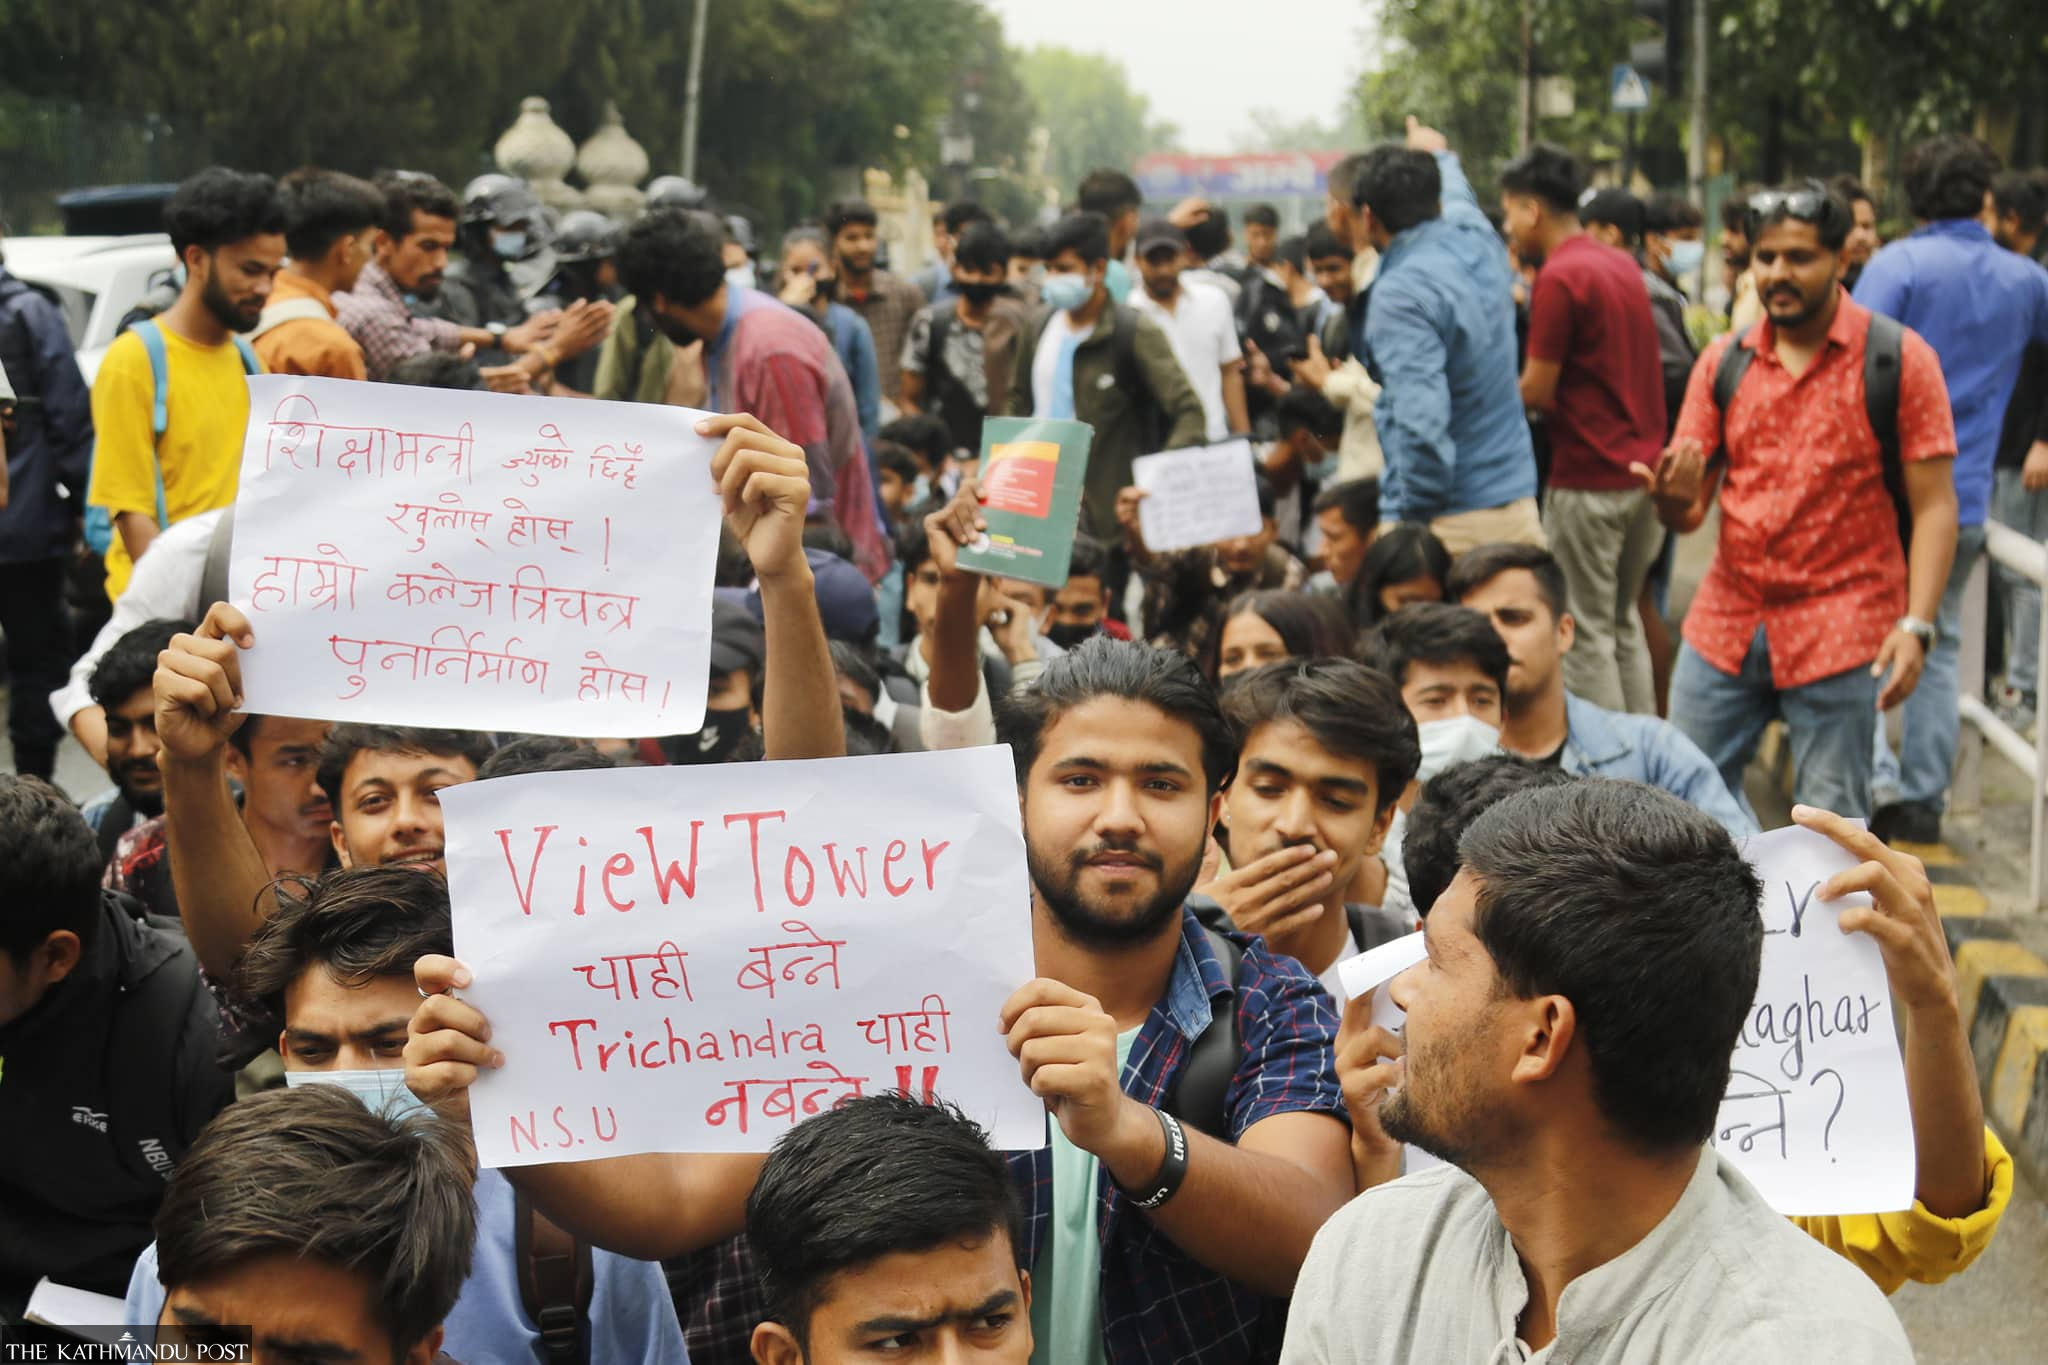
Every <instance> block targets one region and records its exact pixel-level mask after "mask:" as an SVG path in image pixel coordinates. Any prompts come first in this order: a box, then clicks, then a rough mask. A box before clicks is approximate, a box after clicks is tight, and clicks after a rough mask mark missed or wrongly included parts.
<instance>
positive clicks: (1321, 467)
mask: <svg viewBox="0 0 2048 1365" xmlns="http://www.w3.org/2000/svg"><path fill="white" fill-rule="evenodd" d="M1308 476H1309V477H1310V478H1311V479H1314V480H1315V481H1316V482H1317V483H1328V482H1329V481H1330V480H1331V479H1333V478H1335V477H1336V476H1337V452H1335V451H1332V452H1331V453H1330V454H1328V455H1325V456H1323V458H1322V459H1320V460H1317V461H1316V462H1315V463H1314V464H1312V465H1310V466H1309V467H1308Z"/></svg>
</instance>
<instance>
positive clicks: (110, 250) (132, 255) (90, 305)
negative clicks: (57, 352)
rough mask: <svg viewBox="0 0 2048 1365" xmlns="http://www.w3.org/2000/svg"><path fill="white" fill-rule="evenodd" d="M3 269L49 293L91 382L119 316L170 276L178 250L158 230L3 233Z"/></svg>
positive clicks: (117, 328)
mask: <svg viewBox="0 0 2048 1365" xmlns="http://www.w3.org/2000/svg"><path fill="white" fill-rule="evenodd" d="M5 260H6V265H7V269H8V272H9V273H10V274H12V275H14V276H15V277H16V278H17V279H20V280H23V281H25V282H27V283H29V284H33V285H37V286H40V287H41V288H43V289H45V290H47V291H49V292H50V294H52V295H53V296H54V297H55V298H56V300H57V305H58V307H59V308H60V309H61V310H62V311H63V314H64V325H65V327H66V328H67V329H69V331H70V333H71V344H72V347H73V348H74V349H75V350H76V351H77V353H78V368H79V370H80V371H81V372H82V373H83V374H84V375H85V382H86V383H87V384H91V383H92V381H93V376H95V375H96V374H98V373H99V368H100V359H101V357H103V356H105V355H106V353H107V347H109V346H111V345H113V343H114V338H115V337H117V336H119V335H120V334H121V322H122V319H124V318H125V317H127V315H128V312H129V310H130V309H132V308H134V307H135V305H136V304H137V303H139V302H140V301H141V300H142V297H143V295H145V294H147V293H148V292H149V291H150V289H151V288H152V287H153V286H154V285H156V284H157V283H159V282H160V281H164V280H169V279H171V278H172V276H173V274H174V272H175V271H176V269H177V265H178V254H177V253H176V252H175V251H173V250H171V239H170V238H169V237H168V236H167V235H165V234H164V233H161V232H146V233H136V234H133V235H130V236H122V237H9V238H8V239H7V240H6V243H5Z"/></svg>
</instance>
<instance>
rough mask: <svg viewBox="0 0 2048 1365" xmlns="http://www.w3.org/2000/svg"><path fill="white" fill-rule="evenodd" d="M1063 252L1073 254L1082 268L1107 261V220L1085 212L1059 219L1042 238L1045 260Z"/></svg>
mask: <svg viewBox="0 0 2048 1365" xmlns="http://www.w3.org/2000/svg"><path fill="white" fill-rule="evenodd" d="M1062 251H1072V252H1073V253H1074V254H1075V255H1077V256H1079V257H1080V258H1081V263H1082V264H1083V265H1094V264H1095V263H1096V262H1097V261H1103V260H1107V259H1109V220H1108V219H1107V218H1104V217H1103V216H1102V215H1101V214H1099V213H1093V212H1089V211H1087V210H1083V211H1082V212H1080V213H1070V214H1068V215H1067V216H1066V217H1064V218H1062V219H1060V220H1059V221H1058V222H1057V223H1054V224H1053V225H1052V227H1051V229H1050V230H1048V231H1047V232H1046V234H1045V259H1046V260H1048V261H1050V260H1051V259H1052V258H1053V257H1055V256H1057V255H1059V254H1060V253H1061V252H1062Z"/></svg>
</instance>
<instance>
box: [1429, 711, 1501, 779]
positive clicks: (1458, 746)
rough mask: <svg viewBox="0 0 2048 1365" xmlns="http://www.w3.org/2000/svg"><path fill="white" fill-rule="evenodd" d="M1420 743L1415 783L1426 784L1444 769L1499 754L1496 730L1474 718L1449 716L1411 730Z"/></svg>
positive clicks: (1498, 733)
mask: <svg viewBox="0 0 2048 1365" xmlns="http://www.w3.org/2000/svg"><path fill="white" fill-rule="evenodd" d="M1415 729H1416V732H1417V734H1418V736H1419V737H1420V739H1421V740H1422V766H1421V768H1419V769H1417V770H1416V773H1415V780H1416V781H1418V782H1427V781H1429V779H1430V778H1432V777H1435V776H1436V775H1437V774H1438V773H1440V772H1442V771H1443V770H1444V769H1446V768H1449V767H1452V766H1453V765H1455V764H1459V763H1469V762H1470V761H1471V760H1473V759H1475V758H1485V757H1486V756H1487V755H1488V754H1492V753H1498V752H1500V731H1498V730H1496V729H1494V728H1493V727H1492V726H1491V725H1488V724H1487V723H1486V722H1485V721H1483V720H1481V719H1479V717H1477V716H1450V717H1447V718H1445V719H1443V720H1431V721H1424V722H1423V723H1422V724H1421V725H1418V726H1416V727H1415Z"/></svg>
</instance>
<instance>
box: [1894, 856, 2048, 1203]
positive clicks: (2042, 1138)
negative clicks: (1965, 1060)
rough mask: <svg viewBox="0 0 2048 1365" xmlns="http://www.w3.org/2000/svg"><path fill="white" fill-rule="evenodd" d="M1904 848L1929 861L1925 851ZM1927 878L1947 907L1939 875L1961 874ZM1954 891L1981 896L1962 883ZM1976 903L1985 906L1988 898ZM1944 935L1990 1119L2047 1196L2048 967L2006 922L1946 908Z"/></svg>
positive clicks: (1939, 868) (1944, 869)
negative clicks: (2015, 936) (1953, 963)
mask: <svg viewBox="0 0 2048 1365" xmlns="http://www.w3.org/2000/svg"><path fill="white" fill-rule="evenodd" d="M1901 848H1902V850H1903V851H1908V852H1912V853H1915V854H1919V855H1921V856H1923V857H1924V856H1925V854H1924V853H1923V852H1922V847H1921V846H1916V845H1901ZM1936 851H1937V850H1936V849H1935V848H1929V849H1927V852H1936ZM1939 851H1941V852H1946V850H1945V849H1941V850H1939ZM1950 857H1951V858H1953V854H1951V855H1950ZM1927 870H1928V874H1929V876H1930V877H1932V878H1934V879H1935V880H1936V881H1937V883H1938V884H1937V886H1936V888H1935V889H1936V904H1937V906H1940V902H1941V899H1942V898H1941V896H1940V891H1941V889H1942V888H1941V885H1939V883H1940V882H1941V881H1942V880H1943V878H1942V877H1940V876H1939V875H1937V874H1943V873H1946V874H1950V875H1951V876H1956V874H1959V873H1960V869H1959V868H1957V867H1955V865H1954V864H1953V863H1950V864H1948V865H1946V866H1943V865H1938V864H1936V863H1934V862H1933V861H1931V860H1930V861H1929V865H1928V869H1927ZM1949 884H1950V885H1952V886H1954V887H1955V889H1957V890H1965V891H1967V890H1974V888H1969V887H1966V886H1963V885H1962V884H1961V882H1960V877H1959V876H1958V877H1957V879H1956V880H1955V881H1953V882H1950V883H1949ZM1977 901H1978V903H1979V904H1980V905H1981V903H1982V901H1983V897H1982V895H1981V894H1979V895H1978V896H1977ZM1941 927H1942V931H1943V933H1944V934H1945V935H1946V936H1947V938H1948V949H1949V953H1950V955H1951V956H1952V957H1954V959H1955V964H1956V998H1957V1000H1958V1002H1959V1003H1960V1005H1961V1008H1962V1018H1963V1029H1964V1031H1965V1033H1966V1034H1967V1035H1968V1037H1969V1040H1970V1051H1971V1053H1972V1054H1973V1055H1974V1056H1975V1058H1976V1062H1977V1083H1978V1085H1979V1086H1980V1087H1981V1088H1982V1089H1983V1092H1984V1111H1985V1117H1986V1118H1987V1119H1988V1120H1989V1121H1990V1123H1991V1126H1992V1127H1993V1128H1996V1129H1997V1130H1998V1134H1999V1137H2000V1138H2002V1139H2003V1140H2004V1142H2005V1145H2006V1147H2007V1148H2008V1149H2009V1150H2010V1151H2011V1152H2012V1155H2013V1160H2014V1161H2016V1162H2018V1163H2019V1166H2020V1168H2021V1169H2022V1170H2024V1171H2025V1172H2026V1174H2027V1177H2028V1179H2030V1180H2032V1181H2033V1182H2034V1185H2035V1187H2036V1188H2048V962H2043V961H2042V960H2041V958H2040V957H2039V956H2037V955H2036V954H2034V953H2033V952H2031V951H2030V950H2028V949H2027V948H2026V947H2024V946H2022V945H2021V944H2020V943H2018V942H2017V941H2015V940H2014V938H2013V935H2012V929H2011V928H2010V927H2009V926H2008V925H2006V924H2004V923H2003V922H2001V921H1999V920H1995V919H1989V918H1986V917H1984V916H1982V915H1965V914H1950V913H1948V911H1947V910H1946V909H1945V908H1943V910H1942V918H1941Z"/></svg>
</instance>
